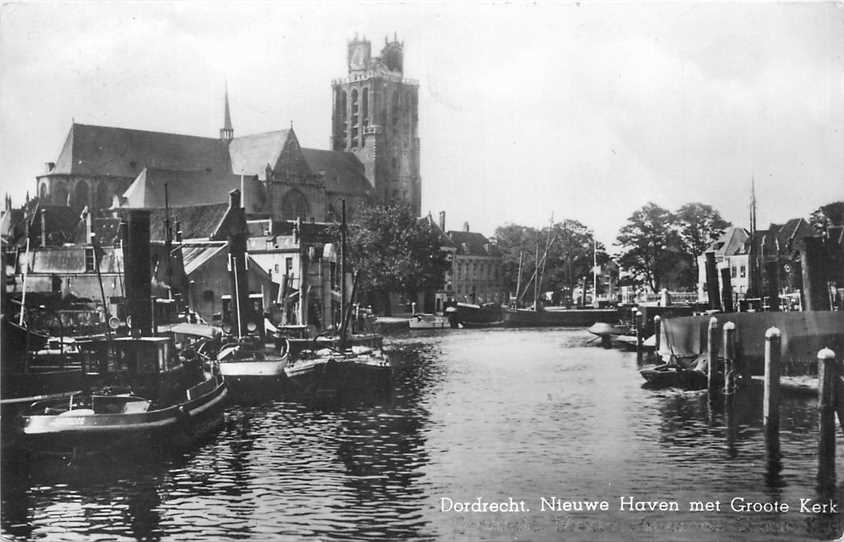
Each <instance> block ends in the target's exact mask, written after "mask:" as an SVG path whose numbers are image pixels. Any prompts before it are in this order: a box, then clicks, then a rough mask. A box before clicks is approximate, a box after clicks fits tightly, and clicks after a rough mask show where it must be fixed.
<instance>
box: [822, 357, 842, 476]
mask: <svg viewBox="0 0 844 542" xmlns="http://www.w3.org/2000/svg"><path fill="white" fill-rule="evenodd" d="M837 373H838V371H837V370H836V367H835V352H833V351H832V350H830V349H829V348H824V349H823V350H821V351H820V352H818V423H819V426H820V427H819V435H818V489H819V490H821V491H825V490H828V489H831V488H833V487H834V486H835V380H836V379H837V378H838V374H837Z"/></svg>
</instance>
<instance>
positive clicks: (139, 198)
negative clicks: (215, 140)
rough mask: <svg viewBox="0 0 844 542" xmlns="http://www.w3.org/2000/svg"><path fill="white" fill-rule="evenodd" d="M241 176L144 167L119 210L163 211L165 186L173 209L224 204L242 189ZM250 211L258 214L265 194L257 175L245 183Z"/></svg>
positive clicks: (127, 191)
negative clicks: (230, 194)
mask: <svg viewBox="0 0 844 542" xmlns="http://www.w3.org/2000/svg"><path fill="white" fill-rule="evenodd" d="M240 181H241V179H240V175H234V174H231V173H218V172H207V171H205V170H201V171H176V170H172V169H156V168H144V170H143V171H142V172H141V173H140V174H139V175H138V177H137V178H136V179H135V180H134V181H133V182H132V184H131V185H130V186H129V188H127V189H126V192H124V193H123V198H124V201H122V202H121V204H120V207H121V208H125V209H164V207H165V197H164V187H165V185H166V186H167V198H166V200H167V205H169V206H170V208H171V209H174V208H176V207H189V206H196V205H209V204H216V203H225V202H227V201H228V196H229V191H231V190H234V189H235V188H240ZM243 185H244V188H245V190H246V196H247V197H246V202H247V205H249V206H250V211H257V208H258V207H259V206H260V205H261V204H262V203H263V200H264V195H263V190H262V187H261V185H260V183H259V182H258V181H257V179H256V178H255V177H254V176H250V177H246V178H244V181H243Z"/></svg>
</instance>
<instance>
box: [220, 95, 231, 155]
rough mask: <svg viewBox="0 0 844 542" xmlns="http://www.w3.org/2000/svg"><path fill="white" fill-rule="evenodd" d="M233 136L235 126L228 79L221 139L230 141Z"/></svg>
mask: <svg viewBox="0 0 844 542" xmlns="http://www.w3.org/2000/svg"><path fill="white" fill-rule="evenodd" d="M233 138H234V128H233V127H232V116H231V113H230V112H229V83H228V81H226V93H225V110H224V113H223V127H222V128H221V129H220V139H222V140H223V141H226V142H228V141H231V140H232V139H233Z"/></svg>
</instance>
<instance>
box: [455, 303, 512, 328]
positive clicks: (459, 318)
mask: <svg viewBox="0 0 844 542" xmlns="http://www.w3.org/2000/svg"><path fill="white" fill-rule="evenodd" d="M445 312H446V315H447V316H448V321H449V324H450V325H451V327H492V326H500V325H501V324H503V323H504V309H503V308H502V307H501V305H498V304H496V303H485V304H483V305H473V304H471V303H457V304H456V305H454V306H453V307H448V308H447V309H446V310H445Z"/></svg>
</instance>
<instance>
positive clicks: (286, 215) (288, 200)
mask: <svg viewBox="0 0 844 542" xmlns="http://www.w3.org/2000/svg"><path fill="white" fill-rule="evenodd" d="M310 209H311V207H310V205H309V204H308V200H307V198H305V195H304V194H302V193H301V192H300V191H298V190H296V189H295V188H294V189H293V190H290V191H289V192H287V193H286V194H285V195H284V199H282V201H281V218H282V219H283V220H295V219H296V218H298V217H306V216H308V215H309V214H310Z"/></svg>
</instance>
